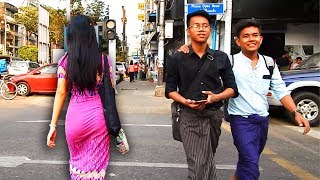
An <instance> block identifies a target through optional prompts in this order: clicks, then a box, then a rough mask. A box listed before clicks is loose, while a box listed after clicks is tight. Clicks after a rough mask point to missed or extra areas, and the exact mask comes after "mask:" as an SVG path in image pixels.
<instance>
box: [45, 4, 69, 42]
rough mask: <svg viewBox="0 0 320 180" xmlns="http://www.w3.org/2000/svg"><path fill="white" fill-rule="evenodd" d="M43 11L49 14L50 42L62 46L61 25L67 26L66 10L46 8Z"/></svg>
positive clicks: (62, 33)
mask: <svg viewBox="0 0 320 180" xmlns="http://www.w3.org/2000/svg"><path fill="white" fill-rule="evenodd" d="M45 9H46V10H47V11H48V12H49V23H50V26H49V37H50V42H54V43H55V44H59V45H61V46H62V45H63V36H64V31H63V25H64V24H67V17H66V15H65V14H66V10H65V9H63V10H61V9H54V8H52V7H49V6H46V7H45Z"/></svg>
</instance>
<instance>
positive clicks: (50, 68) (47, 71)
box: [40, 65, 57, 74]
mask: <svg viewBox="0 0 320 180" xmlns="http://www.w3.org/2000/svg"><path fill="white" fill-rule="evenodd" d="M40 72H41V73H43V74H56V73H57V65H50V66H45V67H43V68H41V69H40Z"/></svg>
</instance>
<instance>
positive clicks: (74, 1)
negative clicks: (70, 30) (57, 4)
mask: <svg viewBox="0 0 320 180" xmlns="http://www.w3.org/2000/svg"><path fill="white" fill-rule="evenodd" d="M70 7H71V17H74V16H77V15H80V14H83V12H84V8H83V6H82V0H70Z"/></svg>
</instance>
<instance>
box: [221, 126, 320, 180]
mask: <svg viewBox="0 0 320 180" xmlns="http://www.w3.org/2000/svg"><path fill="white" fill-rule="evenodd" d="M221 127H222V128H223V129H225V130H227V131H228V132H231V128H230V124H227V123H225V122H222V124H221ZM262 154H264V155H267V156H270V158H271V160H272V161H273V162H275V163H277V164H278V165H280V166H281V167H283V168H284V169H286V170H288V171H289V172H291V173H292V174H294V175H296V176H297V177H299V178H300V179H306V180H315V179H318V178H317V177H315V176H314V175H312V174H310V173H309V172H307V171H306V170H304V169H302V168H300V167H299V166H297V165H296V164H295V163H293V162H291V161H288V160H286V159H284V158H281V157H280V155H277V153H275V152H273V151H272V150H271V149H269V148H264V150H263V152H262ZM271 156H272V157H271Z"/></svg>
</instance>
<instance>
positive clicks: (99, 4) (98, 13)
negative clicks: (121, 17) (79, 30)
mask: <svg viewBox="0 0 320 180" xmlns="http://www.w3.org/2000/svg"><path fill="white" fill-rule="evenodd" d="M104 9H105V3H104V2H103V1H100V0H93V1H92V2H91V3H90V4H88V6H87V9H86V14H87V15H88V16H90V17H91V19H92V20H93V21H94V22H100V21H102V20H104V17H105V13H104Z"/></svg>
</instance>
